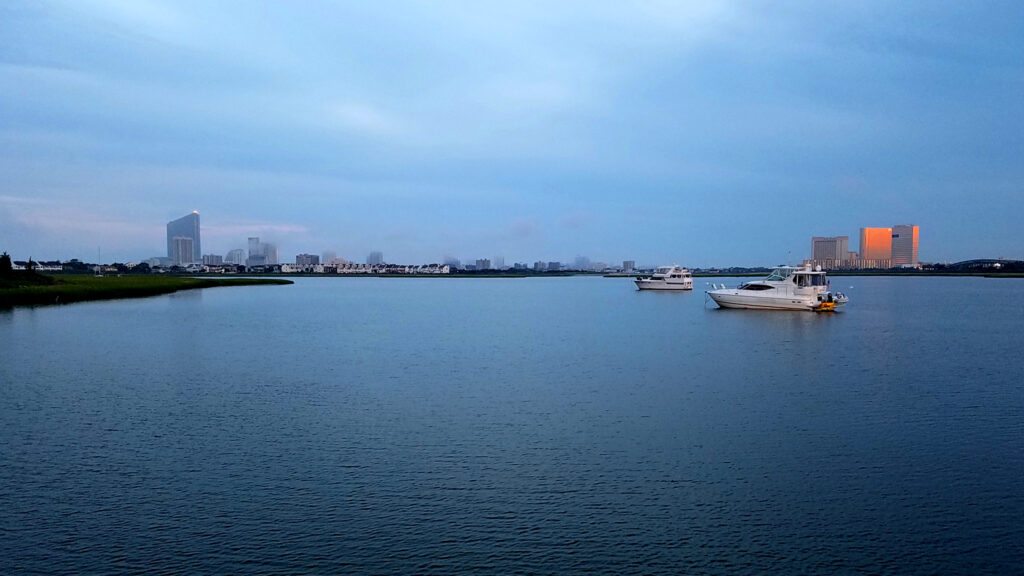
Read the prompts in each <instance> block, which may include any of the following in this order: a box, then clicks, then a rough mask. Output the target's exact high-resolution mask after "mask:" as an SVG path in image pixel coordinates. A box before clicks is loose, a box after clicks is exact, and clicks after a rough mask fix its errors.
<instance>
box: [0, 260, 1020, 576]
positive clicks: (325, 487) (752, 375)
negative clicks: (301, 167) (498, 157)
mask: <svg viewBox="0 0 1024 576" xmlns="http://www.w3.org/2000/svg"><path fill="white" fill-rule="evenodd" d="M833 283H834V284H836V285H837V286H836V287H837V288H839V287H840V286H838V285H840V284H841V285H842V286H841V289H843V290H844V291H846V292H848V293H849V294H850V295H851V298H852V299H853V304H851V305H850V306H849V307H848V309H847V310H846V311H844V312H843V313H840V314H834V315H814V314H810V313H778V312H764V313H762V312H752V311H728V310H717V309H715V308H714V305H713V304H707V305H705V304H704V301H703V294H702V293H701V291H700V290H698V291H696V292H694V293H692V294H650V293H638V292H635V291H634V290H633V289H632V287H631V285H630V284H629V283H628V281H626V280H614V279H600V278H556V279H522V280H507V279H505V280H485V279H480V280H464V279H460V280H454V279H424V280H415V279H309V280H301V281H300V282H299V283H297V284H296V285H295V286H291V287H250V288H238V289H235V288H223V289H216V290H208V291H204V292H191V293H183V294H179V295H176V296H172V297H161V298H153V299H146V300H129V301H119V302H101V303H90V304H77V305H71V306H64V307H59V308H39V309H34V310H31V309H29V310H26V309H18V310H15V311H13V312H8V313H5V314H0V352H2V357H3V362H2V363H0V418H2V423H3V427H2V430H0V462H2V466H0V504H2V506H0V565H3V566H5V567H6V568H5V569H4V570H3V571H4V572H13V573H33V572H37V573H51V572H54V571H64V572H100V573H137V572H154V573H180V572H187V573H192V572H200V573H226V572H233V573H309V572H359V573H439V574H441V573H444V574H448V573H467V572H492V573H511V572H525V573H575V572H600V573H609V574H624V573H636V574H651V573H670V574H677V573H751V574H753V573H764V572H776V573H805V574H807V573H823V574H824V573H827V574H834V573H870V574H877V573H890V574H934V573H944V574H949V573H970V574H978V573H1000V574H1002V573H1011V572H1014V571H1016V570H1019V567H1020V566H1022V565H1024V547H1022V546H1024V545H1022V542H1024V528H1021V525H1020V518H1022V517H1024V493H1022V490H1021V481H1020V479H1021V478H1022V477H1024V392H1022V388H1021V384H1020V382H1021V374H1022V373H1024V370H1022V368H1024V360H1022V358H1021V353H1020V348H1021V345H1020V342H1019V340H1020V326H1021V322H1022V320H1024V304H1022V303H1024V299H1022V298H1021V293H1022V292H1024V282H1019V281H1013V280H1007V281H1002V280H983V279H960V278H921V279H913V278H837V279H835V280H834V282H833ZM698 284H700V281H698ZM847 286H849V288H848V287H847Z"/></svg>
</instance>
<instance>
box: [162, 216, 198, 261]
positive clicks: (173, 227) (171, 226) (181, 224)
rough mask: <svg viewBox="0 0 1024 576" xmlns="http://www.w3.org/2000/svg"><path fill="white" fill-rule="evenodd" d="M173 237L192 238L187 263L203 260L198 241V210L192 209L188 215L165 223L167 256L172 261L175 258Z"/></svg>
mask: <svg viewBox="0 0 1024 576" xmlns="http://www.w3.org/2000/svg"><path fill="white" fill-rule="evenodd" d="M175 238H190V239H191V240H192V254H191V255H190V256H189V257H188V262H189V263H191V262H202V261H203V250H202V246H201V245H200V243H199V212H198V211H197V210H193V211H192V213H191V214H189V215H188V216H182V217H181V218H178V219H177V220H172V221H170V222H168V223H167V257H168V258H170V259H171V261H172V262H173V261H174V260H175V258H174V239H175Z"/></svg>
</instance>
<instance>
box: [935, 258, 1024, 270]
mask: <svg viewBox="0 0 1024 576" xmlns="http://www.w3.org/2000/svg"><path fill="white" fill-rule="evenodd" d="M1022 267H1024V260H1009V259H1007V258H978V259H975V260H964V261H963V262H956V263H955V264H950V265H949V266H947V269H952V270H978V269H985V268H1022Z"/></svg>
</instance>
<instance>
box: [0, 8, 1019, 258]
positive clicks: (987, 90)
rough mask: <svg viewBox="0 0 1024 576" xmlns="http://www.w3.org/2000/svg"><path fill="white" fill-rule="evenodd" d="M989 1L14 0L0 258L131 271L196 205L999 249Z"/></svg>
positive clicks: (1008, 200)
mask: <svg viewBox="0 0 1024 576" xmlns="http://www.w3.org/2000/svg"><path fill="white" fill-rule="evenodd" d="M1018 14H1019V8H1018V7H1017V6H1016V4H1014V3H1005V2H993V3H985V4H981V5H960V4H935V3H906V4H900V5H893V4H892V3H882V2H866V3H860V4H858V5H857V6H856V7H850V6H842V5H835V6H828V5H820V4H812V3H806V4H804V3H799V2H795V3H784V4H777V3H771V4H768V3H765V4H760V3H739V2H737V3H733V2H728V1H726V2H721V3H714V4H707V3H692V4H691V3H676V4H659V3H645V4H640V5H632V4H631V5H625V4H620V3H586V4H575V3H568V4H560V5H546V6H539V5H529V4H518V5H508V6H502V7H501V9H500V10H496V9H495V7H493V6H484V5H480V6H477V5H451V6H448V5H436V4H407V5H402V6H401V7H396V6H393V5H387V4H379V5H378V4H340V5H317V7H316V8H315V9H314V8H313V7H295V6H291V5H281V4H278V3H270V2H253V3H249V4H247V5H246V8H245V9H244V10H242V9H238V8H237V7H233V6H230V5H225V4H191V5H189V4H181V3H166V2H162V1H160V0H153V1H152V2H146V3H142V4H138V3H106V2H87V3H81V2H70V1H65V0H52V1H49V2H44V3H28V2H19V1H15V2H14V3H13V4H11V5H8V6H6V7H5V8H4V9H3V12H2V15H3V17H2V18H0V39H2V40H0V47H2V49H0V85H2V86H3V87H4V88H5V89H4V90H0V151H2V154H0V175H2V176H3V178H2V179H0V182H2V183H0V249H3V250H7V251H8V252H10V253H12V254H22V255H26V256H28V255H31V256H35V257H40V258H44V257H45V258H60V259H70V258H79V259H91V258H93V257H94V254H95V253H96V251H97V248H98V247H102V251H103V253H104V255H105V259H109V260H111V261H139V260H142V259H145V258H149V257H152V256H154V255H158V254H162V253H164V252H165V250H164V248H163V246H162V244H163V240H162V238H161V237H160V235H157V234H153V232H152V231H153V230H154V229H159V228H160V227H161V226H163V225H164V224H165V223H166V222H169V221H171V220H172V219H174V218H176V217H178V216H179V215H180V214H181V213H182V211H183V209H184V210H185V211H188V210H193V209H199V210H201V211H202V212H203V215H204V226H203V238H202V243H203V248H204V250H203V252H205V253H213V252H216V253H220V254H226V253H227V252H228V251H229V250H232V249H235V248H242V247H243V246H244V239H245V238H247V237H249V236H254V237H255V236H258V237H260V238H263V239H264V240H265V241H266V242H269V243H271V244H275V245H276V246H277V247H278V249H279V251H280V252H281V253H282V254H288V255H292V254H298V253H303V252H310V251H314V252H319V251H321V250H334V251H336V252H338V253H339V254H344V255H346V257H348V258H349V259H353V260H360V261H361V260H363V259H364V258H365V256H366V255H367V254H369V253H370V252H371V251H383V252H384V253H385V254H388V255H389V259H394V260H399V261H408V262H430V261H440V260H441V259H443V258H444V257H445V256H454V257H459V258H461V259H463V260H469V259H472V260H475V259H476V258H494V257H495V256H496V255H503V256H504V257H505V259H506V262H513V261H517V260H519V261H533V259H537V258H559V259H566V260H568V261H572V259H573V258H575V256H577V255H588V256H589V257H591V258H594V259H601V260H607V261H609V262H618V261H621V260H625V259H635V260H642V261H644V262H651V263H667V262H680V263H686V264H687V265H690V266H694V267H702V266H714V265H724V264H731V265H739V266H748V265H763V264H766V263H778V262H783V261H787V260H789V261H795V260H797V255H801V256H809V255H808V254H806V250H807V237H808V236H809V235H811V234H814V233H816V232H817V231H827V230H857V229H858V228H859V226H860V225H861V223H863V222H914V223H915V224H917V225H919V226H921V227H922V228H923V229H925V230H927V231H929V232H928V238H927V249H926V250H925V252H924V253H921V254H920V255H919V257H920V258H921V259H923V260H925V261H939V262H956V261H960V260H966V259H971V258H979V257H993V258H994V257H1010V258H1024V233H1022V232H1021V231H1020V230H1019V225H1018V221H1017V220H1018V219H1017V217H1016V214H1018V213H1020V212H1021V211H1022V210H1024V193H1022V188H1024V162H1021V151H1022V148H1024V142H1022V140H1021V138H1022V136H1021V135H1022V134H1024V113H1022V112H1024V103H1022V102H1021V99H1020V98H1019V97H1018V96H1019V94H1020V87H1021V85H1024V70H1022V68H1021V67H1020V62H1019V54H1020V53H1022V51H1024V23H1022V22H1021V19H1020V18H1019V17H1018ZM780 224H784V225H780ZM239 239H241V241H242V244H239ZM193 248H195V245H194V246H193Z"/></svg>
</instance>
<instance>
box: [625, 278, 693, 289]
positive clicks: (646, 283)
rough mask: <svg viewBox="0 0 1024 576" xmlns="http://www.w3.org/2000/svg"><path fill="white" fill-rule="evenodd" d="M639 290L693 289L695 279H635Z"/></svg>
mask: <svg viewBox="0 0 1024 576" xmlns="http://www.w3.org/2000/svg"><path fill="white" fill-rule="evenodd" d="M634 282H635V283H636V287H637V290H693V280H690V281H689V282H667V281H664V280H647V279H644V278H637V279H636V280H634Z"/></svg>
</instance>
